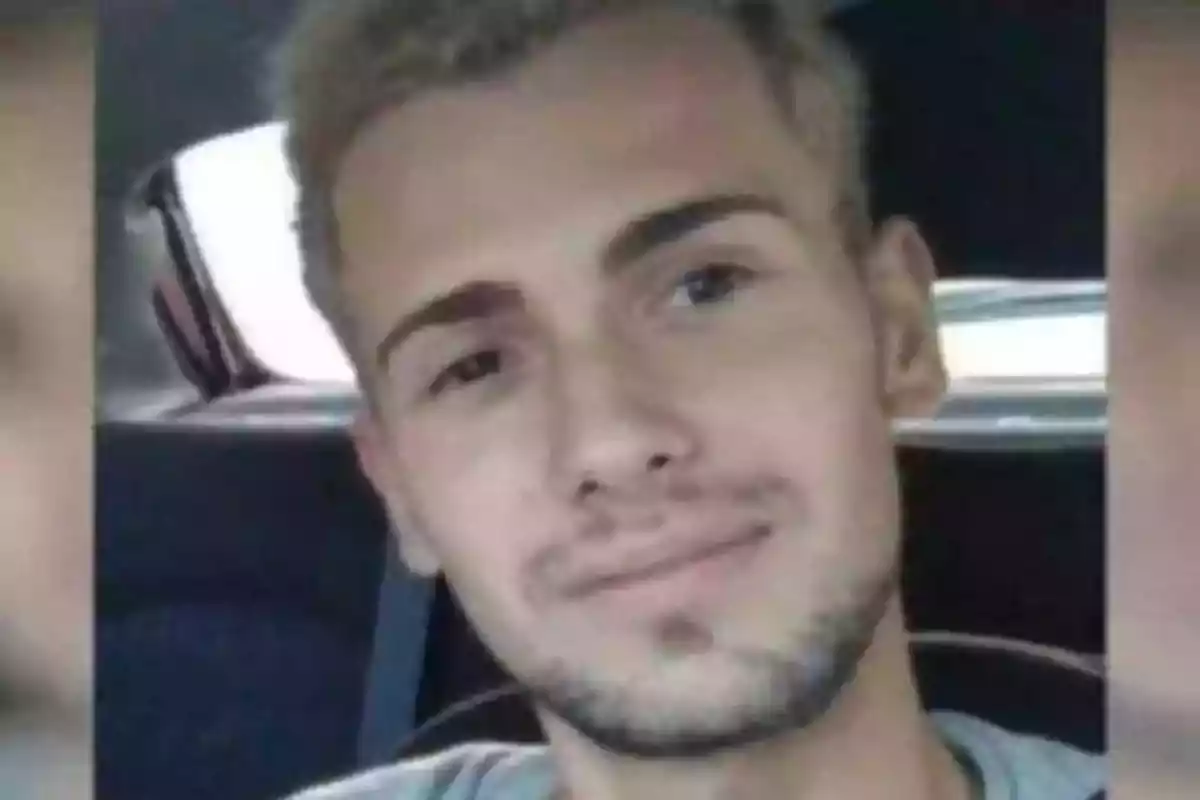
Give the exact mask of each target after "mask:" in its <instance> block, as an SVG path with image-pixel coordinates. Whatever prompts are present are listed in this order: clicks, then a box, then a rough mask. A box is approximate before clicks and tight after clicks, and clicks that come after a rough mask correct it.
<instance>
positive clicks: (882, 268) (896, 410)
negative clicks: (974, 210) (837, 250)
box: [865, 219, 946, 419]
mask: <svg viewBox="0 0 1200 800" xmlns="http://www.w3.org/2000/svg"><path fill="white" fill-rule="evenodd" d="M865 270H866V274H865V280H866V284H867V291H868V294H869V295H870V301H871V309H872V316H873V319H874V324H875V334H876V343H877V346H878V354H879V366H880V379H881V380H880V384H881V388H882V392H883V397H884V402H885V405H886V406H887V409H888V413H889V415H890V416H891V417H892V418H894V419H895V418H905V417H908V418H914V417H930V416H933V415H934V414H935V413H936V412H937V408H938V406H939V405H940V403H941V401H942V398H943V396H944V395H945V392H946V369H945V364H944V363H943V361H942V348H941V344H940V341H939V338H938V328H937V319H936V316H935V314H934V307H933V286H934V282H935V280H936V278H937V270H936V267H935V266H934V261H933V254H932V253H931V252H930V250H929V246H928V245H927V244H926V243H925V239H924V237H922V236H921V232H920V231H919V230H918V229H917V226H916V225H915V224H914V223H913V222H911V221H909V220H907V219H892V220H888V221H887V222H886V223H884V225H883V226H882V227H881V228H880V230H879V232H878V233H877V235H876V237H875V240H874V243H873V244H872V246H871V250H870V252H869V253H868V254H867V258H866V262H865Z"/></svg>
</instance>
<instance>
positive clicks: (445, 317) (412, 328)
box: [375, 281, 522, 369]
mask: <svg viewBox="0 0 1200 800" xmlns="http://www.w3.org/2000/svg"><path fill="white" fill-rule="evenodd" d="M521 304H522V296H521V291H520V290H519V289H518V288H517V287H516V286H514V285H512V284H511V283H501V282H498V281H472V282H470V283H465V284H463V285H462V286H459V287H457V288H455V289H453V290H451V291H449V292H447V293H446V294H443V295H441V296H439V297H436V298H434V299H433V300H431V301H430V302H428V303H426V304H425V305H424V306H422V307H421V308H419V309H417V310H416V311H414V312H413V313H411V314H408V315H406V316H405V317H403V318H401V320H400V321H399V322H397V323H396V324H395V325H393V326H392V328H391V330H389V331H388V333H387V335H385V336H384V337H383V339H382V340H381V341H380V342H379V344H378V345H376V347H375V363H376V366H378V367H379V368H381V369H382V368H384V367H386V366H387V363H388V361H389V360H390V359H391V357H392V354H393V353H395V352H396V350H397V349H399V347H400V345H401V344H402V343H403V342H404V341H405V340H406V339H408V338H410V337H411V336H413V334H415V333H417V332H418V331H420V330H422V329H424V328H429V327H436V326H445V325H455V324H458V323H461V322H466V321H469V320H473V319H484V318H486V317H489V316H492V315H494V314H495V313H497V312H498V311H502V310H508V309H512V308H516V307H519V306H520V305H521Z"/></svg>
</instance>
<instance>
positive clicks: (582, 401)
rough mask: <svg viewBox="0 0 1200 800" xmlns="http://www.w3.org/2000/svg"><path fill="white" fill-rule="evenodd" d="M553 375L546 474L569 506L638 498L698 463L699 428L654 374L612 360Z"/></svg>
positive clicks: (578, 363)
mask: <svg viewBox="0 0 1200 800" xmlns="http://www.w3.org/2000/svg"><path fill="white" fill-rule="evenodd" d="M559 372H560V373H561V374H560V376H559V380H558V381H557V384H558V385H557V387H556V391H555V394H556V395H557V396H556V398H555V402H554V405H555V410H554V413H553V417H554V418H555V422H554V429H555V431H554V435H553V447H552V451H553V455H552V458H551V469H552V471H553V472H554V478H553V482H554V483H555V484H556V485H557V486H558V487H560V489H561V490H562V491H563V492H564V493H566V494H567V495H568V496H569V499H571V500H572V501H574V502H582V501H590V500H594V499H597V498H599V497H631V496H633V497H636V496H639V495H643V494H645V493H646V492H647V491H648V490H649V489H650V488H651V486H652V485H653V483H654V482H655V481H661V480H662V478H663V477H664V476H666V475H669V474H670V473H672V472H678V471H680V470H682V469H684V468H686V467H687V466H688V465H689V464H690V463H691V462H693V461H694V460H695V459H696V457H697V455H698V453H699V449H700V448H699V436H698V434H697V431H696V430H695V428H694V426H693V425H692V424H691V423H690V422H689V421H688V420H687V419H686V418H685V415H684V414H683V413H682V409H680V408H678V406H677V404H676V403H674V402H673V401H672V398H671V397H670V392H669V391H667V390H666V387H663V386H661V385H660V383H661V382H659V381H655V380H654V379H653V377H652V376H648V375H646V374H645V372H641V374H638V371H637V370H635V369H634V368H632V367H631V366H630V365H628V364H623V363H621V362H620V361H618V360H617V359H612V358H609V359H603V360H602V359H597V358H591V359H588V360H587V362H586V363H582V362H581V361H580V360H576V363H574V364H572V365H571V367H570V369H568V370H559Z"/></svg>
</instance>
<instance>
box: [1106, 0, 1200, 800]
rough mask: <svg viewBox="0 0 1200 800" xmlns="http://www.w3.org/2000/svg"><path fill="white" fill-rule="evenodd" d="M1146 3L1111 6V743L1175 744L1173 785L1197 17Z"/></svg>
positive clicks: (1196, 721)
mask: <svg viewBox="0 0 1200 800" xmlns="http://www.w3.org/2000/svg"><path fill="white" fill-rule="evenodd" d="M1147 8H1148V7H1147ZM1158 12H1159V13H1157V14H1152V15H1149V18H1148V20H1146V21H1143V23H1142V24H1137V23H1136V22H1135V21H1134V20H1133V19H1128V20H1127V19H1125V18H1124V17H1120V18H1118V23H1119V24H1118V25H1117V26H1116V28H1115V30H1114V34H1113V38H1112V49H1111V59H1112V61H1111V67H1110V105H1109V109H1110V111H1109V113H1110V115H1111V116H1110V127H1109V129H1110V140H1109V141H1110V145H1109V246H1108V247H1109V257H1110V260H1111V283H1112V293H1111V296H1112V328H1111V331H1112V375H1113V398H1112V409H1111V418H1112V432H1111V434H1110V437H1109V440H1110V451H1109V452H1110V454H1111V457H1110V474H1111V476H1112V477H1111V481H1110V487H1111V488H1110V497H1111V501H1110V520H1111V523H1110V524H1111V527H1112V531H1113V538H1112V548H1113V556H1112V559H1111V562H1110V563H1111V564H1112V567H1111V573H1110V575H1111V587H1112V597H1113V600H1114V602H1113V603H1112V609H1111V619H1112V625H1111V631H1112V634H1111V640H1112V650H1113V677H1114V695H1113V697H1114V701H1115V702H1114V706H1116V707H1117V713H1116V714H1115V715H1114V735H1115V736H1116V738H1118V739H1119V740H1120V747H1121V751H1123V750H1124V749H1125V748H1129V749H1130V750H1135V749H1136V750H1138V751H1143V752H1154V751H1159V753H1160V755H1161V754H1165V753H1168V752H1175V753H1178V754H1180V757H1179V758H1177V759H1176V761H1175V763H1174V766H1175V767H1177V768H1179V769H1181V770H1184V769H1186V771H1187V772H1188V774H1189V775H1190V776H1191V780H1190V781H1189V782H1188V783H1186V784H1183V783H1181V785H1186V786H1188V787H1189V788H1192V787H1194V786H1195V783H1194V779H1195V763H1196V762H1195V757H1194V754H1195V752H1197V747H1200V689H1198V688H1197V684H1196V681H1195V667H1196V665H1197V664H1200V589H1198V588H1197V587H1198V584H1197V580H1196V570H1195V567H1196V564H1197V563H1198V562H1200V536H1197V532H1196V519H1197V517H1198V516H1200V496H1198V495H1197V492H1196V480H1195V475H1196V468H1197V465H1200V422H1198V421H1197V416H1196V415H1197V410H1198V409H1200V370H1197V368H1196V356H1197V353H1200V317H1197V308H1200V162H1198V161H1197V160H1196V157H1195V146H1194V142H1195V137H1196V135H1197V133H1198V132H1200V93H1198V91H1197V87H1200V58H1197V50H1196V46H1197V43H1198V42H1200V13H1197V12H1198V10H1197V9H1196V8H1195V7H1194V6H1192V7H1191V8H1190V9H1189V8H1187V7H1186V6H1185V5H1184V4H1178V5H1176V6H1171V5H1170V4H1164V5H1163V6H1162V7H1161V8H1160V9H1158ZM1139 704H1140V705H1139ZM1147 734H1151V735H1147ZM1189 752H1190V753H1191V754H1192V755H1184V754H1186V753H1189ZM1155 769H1156V771H1157V772H1159V774H1161V770H1160V769H1158V767H1157V766H1156V768H1155ZM1191 793H1192V792H1187V793H1185V794H1189V795H1190V794H1191Z"/></svg>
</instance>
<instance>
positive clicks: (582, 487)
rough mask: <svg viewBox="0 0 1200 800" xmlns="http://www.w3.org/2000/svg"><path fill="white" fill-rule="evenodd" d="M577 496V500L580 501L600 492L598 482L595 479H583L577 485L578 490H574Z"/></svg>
mask: <svg viewBox="0 0 1200 800" xmlns="http://www.w3.org/2000/svg"><path fill="white" fill-rule="evenodd" d="M576 491H577V492H578V494H579V499H580V500H582V499H584V498H587V497H591V496H592V495H594V494H595V493H596V492H598V491H600V481H598V480H596V479H595V478H584V479H583V481H582V482H581V483H580V484H579V489H577V490H576Z"/></svg>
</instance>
